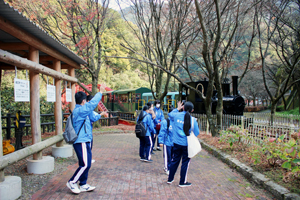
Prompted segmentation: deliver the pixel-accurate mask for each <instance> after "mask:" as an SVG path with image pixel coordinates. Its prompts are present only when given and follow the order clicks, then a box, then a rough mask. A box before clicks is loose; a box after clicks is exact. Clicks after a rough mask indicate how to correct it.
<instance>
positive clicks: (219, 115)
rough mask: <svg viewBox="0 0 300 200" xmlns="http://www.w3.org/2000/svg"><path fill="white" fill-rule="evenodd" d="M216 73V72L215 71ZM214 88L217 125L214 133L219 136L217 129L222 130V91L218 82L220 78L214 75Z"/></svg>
mask: <svg viewBox="0 0 300 200" xmlns="http://www.w3.org/2000/svg"><path fill="white" fill-rule="evenodd" d="M216 74H218V73H216ZM216 76H217V77H216V80H215V81H216V89H217V96H218V101H217V108H216V115H217V125H216V133H215V134H216V135H215V136H219V131H220V130H222V116H223V92H222V84H221V82H220V78H219V77H218V75H216Z"/></svg>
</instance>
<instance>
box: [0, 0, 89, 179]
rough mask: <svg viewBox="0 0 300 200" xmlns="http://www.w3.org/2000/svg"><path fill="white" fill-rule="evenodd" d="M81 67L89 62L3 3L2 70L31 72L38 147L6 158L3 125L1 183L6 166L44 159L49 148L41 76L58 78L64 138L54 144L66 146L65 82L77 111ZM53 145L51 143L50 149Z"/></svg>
mask: <svg viewBox="0 0 300 200" xmlns="http://www.w3.org/2000/svg"><path fill="white" fill-rule="evenodd" d="M81 64H86V62H85V61H84V60H83V59H82V58H80V57H79V56H77V55H76V54H75V53H73V52H72V51H70V50H69V49H68V48H67V47H66V46H65V45H63V44H62V43H60V42H59V41H57V40H56V39H55V38H53V37H52V36H50V35H49V34H48V33H47V32H45V31H44V30H42V29H41V28H40V27H39V26H38V25H36V24H35V23H33V22H32V21H30V20H29V19H28V18H26V17H25V16H23V15H22V14H21V13H20V12H18V10H15V9H14V8H13V7H11V6H9V4H7V3H5V2H4V1H3V0H0V69H1V70H0V75H1V72H2V70H15V67H17V69H18V70H19V69H20V70H25V69H26V70H29V75H30V119H31V131H32V133H31V134H32V143H33V146H35V147H36V149H35V150H34V151H29V150H28V149H26V148H25V149H22V150H20V151H17V152H14V153H11V154H12V155H11V154H8V155H7V156H3V152H2V125H1V129H0V130H1V137H0V163H1V164H0V182H2V181H4V179H5V178H4V173H3V170H4V168H5V166H7V165H9V164H11V163H13V162H14V161H17V160H19V159H22V158H25V157H26V156H29V155H30V154H32V152H34V154H33V158H34V159H35V160H39V159H41V157H42V149H43V148H45V146H43V147H41V145H40V146H38V145H39V144H41V143H44V141H43V142H41V127H40V124H41V123H40V97H39V90H40V81H39V74H45V75H48V76H51V77H53V78H54V79H55V86H56V102H55V106H54V107H55V110H54V114H55V131H56V135H60V136H59V137H57V139H52V141H51V142H52V143H53V142H54V144H55V143H56V144H57V146H60V145H61V144H62V140H63V139H62V136H61V134H62V109H61V81H67V82H70V83H71V88H72V102H71V108H70V109H71V110H73V108H74V107H75V100H74V93H75V83H76V82H77V79H76V78H75V69H79V68H80V65H81ZM62 69H67V70H68V75H65V74H62V73H61V70H62ZM0 77H1V76H0ZM0 116H1V113H0ZM0 123H1V120H0ZM54 137H56V136H54ZM49 144H50V143H47V146H49ZM18 152H20V153H18Z"/></svg>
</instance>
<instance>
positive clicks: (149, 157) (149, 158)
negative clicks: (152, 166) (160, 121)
mask: <svg viewBox="0 0 300 200" xmlns="http://www.w3.org/2000/svg"><path fill="white" fill-rule="evenodd" d="M148 137H149V140H150V149H149V156H148V160H151V149H152V145H153V143H152V138H151V136H148Z"/></svg>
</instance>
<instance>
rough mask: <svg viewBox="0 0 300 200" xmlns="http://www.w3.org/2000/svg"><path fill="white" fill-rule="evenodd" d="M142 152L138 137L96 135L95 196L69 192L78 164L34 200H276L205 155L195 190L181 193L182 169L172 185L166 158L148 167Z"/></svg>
mask: <svg viewBox="0 0 300 200" xmlns="http://www.w3.org/2000/svg"><path fill="white" fill-rule="evenodd" d="M138 148H139V140H138V139H137V138H136V137H135V135H134V134H105V135H95V136H94V147H93V159H95V160H96V162H95V163H93V164H92V167H91V169H90V172H89V179H88V183H89V184H90V185H93V186H96V189H95V191H93V192H82V193H80V194H79V195H75V194H73V193H71V191H70V190H69V189H68V188H67V187H66V182H67V181H68V179H69V178H70V177H71V176H72V175H73V173H74V172H75V170H76V168H77V164H74V165H71V166H69V167H68V170H66V171H65V172H63V173H61V174H59V175H57V176H55V177H54V178H53V179H51V180H50V181H49V183H48V184H47V185H46V186H44V187H43V188H42V189H41V190H39V191H38V192H36V193H35V194H34V195H33V196H32V199H43V200H44V199H59V200H60V199H72V200H74V199H156V200H159V199H214V200H223V199H260V200H263V199H272V197H271V196H270V195H269V194H268V193H266V192H265V191H264V190H262V189H259V188H257V187H255V186H254V185H252V184H251V183H249V182H248V181H247V180H246V179H244V178H243V177H242V176H241V175H240V174H238V173H237V172H235V171H234V170H232V169H230V168H229V167H228V166H227V165H226V164H224V163H222V162H221V161H219V160H218V159H217V158H215V157H213V156H212V155H210V154H208V153H207V152H206V151H205V150H202V151H201V153H200V154H198V155H197V156H196V157H194V158H193V159H192V160H191V163H190V168H189V172H188V181H189V182H191V183H192V184H193V185H192V186H191V187H187V188H180V187H178V183H179V169H178V170H177V173H176V175H175V181H174V182H173V184H172V185H168V184H167V183H166V181H167V175H166V174H165V173H164V171H163V159H162V152H155V153H156V154H155V155H153V156H152V160H153V161H154V162H153V163H146V162H141V161H140V160H139V156H138ZM180 166H181V165H179V167H180Z"/></svg>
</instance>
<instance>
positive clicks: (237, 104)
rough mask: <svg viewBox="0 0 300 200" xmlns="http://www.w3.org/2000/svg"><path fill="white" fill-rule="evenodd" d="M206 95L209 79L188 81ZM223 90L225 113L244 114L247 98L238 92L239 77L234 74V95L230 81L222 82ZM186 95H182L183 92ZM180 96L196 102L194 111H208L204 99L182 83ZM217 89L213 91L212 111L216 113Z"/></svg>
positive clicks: (202, 112) (182, 98)
mask: <svg viewBox="0 0 300 200" xmlns="http://www.w3.org/2000/svg"><path fill="white" fill-rule="evenodd" d="M186 84H188V85H190V86H192V87H194V88H196V89H197V90H199V91H200V92H202V93H203V94H204V96H206V92H207V86H208V81H206V79H204V80H203V81H197V82H188V83H186ZM222 90H223V114H231V115H243V112H244V108H245V105H246V104H245V100H244V98H243V97H241V96H240V95H239V94H238V77H237V76H232V90H233V92H232V95H230V83H227V82H225V83H223V84H222ZM183 92H184V93H185V94H186V95H182V93H183ZM179 98H180V100H186V101H191V102H192V103H193V104H194V113H200V114H204V113H206V109H205V105H204V102H203V100H202V99H201V98H200V96H199V95H198V94H197V93H196V92H195V91H193V90H190V89H188V88H186V87H185V86H183V85H182V84H180V85H179ZM217 100H218V99H217V91H216V90H214V91H213V97H212V113H213V114H215V113H216V107H217Z"/></svg>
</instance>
